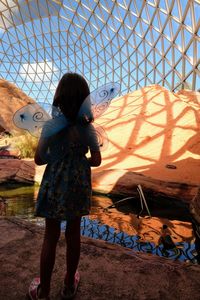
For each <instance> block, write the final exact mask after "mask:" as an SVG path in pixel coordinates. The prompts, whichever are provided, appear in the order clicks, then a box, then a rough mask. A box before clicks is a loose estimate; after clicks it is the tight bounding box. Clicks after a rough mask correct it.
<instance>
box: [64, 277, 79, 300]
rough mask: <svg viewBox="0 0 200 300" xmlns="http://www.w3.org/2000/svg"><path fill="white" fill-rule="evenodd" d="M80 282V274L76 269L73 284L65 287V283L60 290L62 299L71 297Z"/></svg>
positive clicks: (73, 295)
mask: <svg viewBox="0 0 200 300" xmlns="http://www.w3.org/2000/svg"><path fill="white" fill-rule="evenodd" d="M79 282H80V274H79V272H78V271H76V274H75V276H74V285H73V286H71V287H67V286H66V285H65V284H64V286H63V288H62V290H61V297H62V299H63V300H65V299H73V298H74V297H75V295H76V293H77V290H78V286H79Z"/></svg>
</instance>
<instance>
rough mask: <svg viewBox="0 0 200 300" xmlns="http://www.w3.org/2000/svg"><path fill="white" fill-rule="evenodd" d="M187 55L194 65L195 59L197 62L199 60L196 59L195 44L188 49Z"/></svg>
mask: <svg viewBox="0 0 200 300" xmlns="http://www.w3.org/2000/svg"><path fill="white" fill-rule="evenodd" d="M186 55H187V57H188V58H189V59H190V61H191V63H193V61H194V58H196V60H197V59H198V56H197V57H194V55H195V52H194V44H193V43H191V45H190V47H189V48H188V49H187V51H186Z"/></svg>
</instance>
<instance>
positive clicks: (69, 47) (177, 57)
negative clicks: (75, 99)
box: [0, 0, 200, 103]
mask: <svg viewBox="0 0 200 300" xmlns="http://www.w3.org/2000/svg"><path fill="white" fill-rule="evenodd" d="M69 71H71V72H77V73H80V74H82V75H84V77H85V78H86V79H87V81H88V82H89V85H90V88H91V90H93V89H95V88H97V87H99V86H100V85H102V84H105V83H108V82H110V81H114V82H118V83H120V85H121V94H126V93H128V92H129V91H133V90H136V89H140V88H141V87H144V86H148V85H151V84H159V85H161V86H165V87H166V88H168V89H169V90H171V91H177V90H179V89H183V88H186V89H191V90H199V88H200V1H199V0H144V1H142V0H100V1H97V0H74V1H71V0H37V1H36V0H18V1H17V0H0V77H2V78H4V79H6V80H8V81H10V82H13V83H15V84H16V85H17V86H18V87H19V88H21V89H22V90H23V91H24V92H25V93H26V94H27V95H29V96H31V97H32V98H34V99H35V100H36V101H39V102H49V103H51V102H52V98H53V93H54V91H55V88H56V86H57V83H58V81H59V79H60V78H61V76H62V75H63V73H65V72H69Z"/></svg>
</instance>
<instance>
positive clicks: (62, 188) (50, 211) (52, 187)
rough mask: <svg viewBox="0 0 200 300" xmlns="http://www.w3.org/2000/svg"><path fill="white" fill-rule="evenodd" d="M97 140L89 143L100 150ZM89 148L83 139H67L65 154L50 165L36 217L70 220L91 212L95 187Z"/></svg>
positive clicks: (43, 183)
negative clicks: (92, 186) (87, 156)
mask: <svg viewBox="0 0 200 300" xmlns="http://www.w3.org/2000/svg"><path fill="white" fill-rule="evenodd" d="M90 137H91V134H90ZM90 140H91V139H90ZM94 140H95V139H94ZM94 140H93V141H92V142H90V144H93V149H94V150H97V149H98V146H97V144H96V140H95V143H94ZM89 147H90V149H91V148H92V146H91V145H89ZM87 151H88V147H86V145H83V143H81V142H80V141H68V146H67V151H66V154H65V155H64V157H62V158H60V159H58V160H56V161H54V162H52V163H49V164H47V166H46V169H45V172H44V175H43V179H42V182H41V186H40V190H39V193H38V197H37V204H36V216H40V217H45V218H53V219H57V220H70V219H73V218H74V217H76V216H83V215H87V214H89V211H90V199H91V193H92V188H91V168H90V164H89V161H88V159H87V158H86V153H87Z"/></svg>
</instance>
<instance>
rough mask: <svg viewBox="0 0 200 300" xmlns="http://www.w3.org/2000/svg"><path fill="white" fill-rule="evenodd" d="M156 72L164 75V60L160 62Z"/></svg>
mask: <svg viewBox="0 0 200 300" xmlns="http://www.w3.org/2000/svg"><path fill="white" fill-rule="evenodd" d="M155 70H156V71H159V72H160V74H163V60H160V62H159V63H158V64H157V66H156V68H155Z"/></svg>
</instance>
